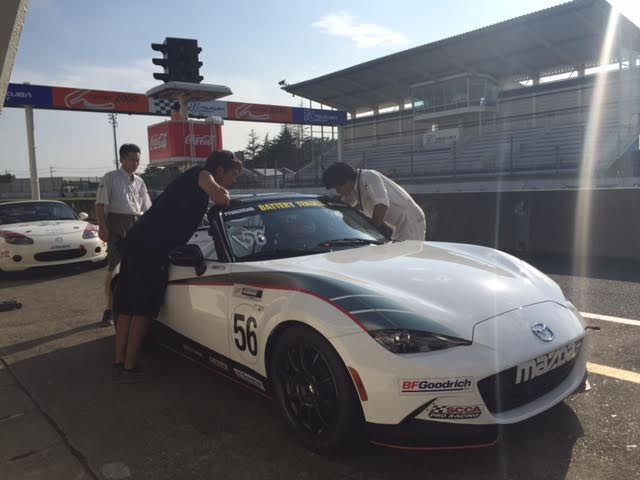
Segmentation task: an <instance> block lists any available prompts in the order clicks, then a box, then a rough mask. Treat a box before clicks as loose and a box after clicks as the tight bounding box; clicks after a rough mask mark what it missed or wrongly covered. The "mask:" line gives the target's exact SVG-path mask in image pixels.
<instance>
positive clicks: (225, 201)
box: [211, 187, 231, 205]
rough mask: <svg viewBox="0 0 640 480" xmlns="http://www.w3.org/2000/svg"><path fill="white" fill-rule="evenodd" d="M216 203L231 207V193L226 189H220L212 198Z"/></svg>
mask: <svg viewBox="0 0 640 480" xmlns="http://www.w3.org/2000/svg"><path fill="white" fill-rule="evenodd" d="M211 200H213V201H214V202H215V204H216V205H229V202H230V201H231V197H230V196H229V191H228V190H227V189H226V188H224V187H219V188H218V189H217V190H216V191H215V192H214V193H213V197H212V198H211Z"/></svg>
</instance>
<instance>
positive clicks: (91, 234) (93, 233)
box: [82, 223, 98, 238]
mask: <svg viewBox="0 0 640 480" xmlns="http://www.w3.org/2000/svg"><path fill="white" fill-rule="evenodd" d="M97 236H98V227H96V226H95V225H94V224H93V223H89V224H87V228H85V229H84V232H82V238H96V237H97Z"/></svg>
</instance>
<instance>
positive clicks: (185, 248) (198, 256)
mask: <svg viewBox="0 0 640 480" xmlns="http://www.w3.org/2000/svg"><path fill="white" fill-rule="evenodd" d="M169 261H170V262H171V263H172V264H173V265H177V266H178V267H194V268H195V269H196V275H198V276H200V275H202V274H203V273H204V272H205V271H206V270H207V265H206V264H205V262H204V257H203V256H202V250H200V247H199V246H198V245H191V244H190V245H182V246H180V247H177V248H174V249H173V250H172V251H171V253H170V254H169Z"/></svg>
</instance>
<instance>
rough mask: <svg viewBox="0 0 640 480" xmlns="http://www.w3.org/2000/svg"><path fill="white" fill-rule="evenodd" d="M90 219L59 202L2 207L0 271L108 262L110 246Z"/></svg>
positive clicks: (31, 202) (28, 202)
mask: <svg viewBox="0 0 640 480" xmlns="http://www.w3.org/2000/svg"><path fill="white" fill-rule="evenodd" d="M86 219H87V214H86V213H80V214H79V215H76V213H75V212H74V211H73V210H72V209H71V207H69V205H67V204H66V203H64V202H58V201H55V200H29V201H19V202H8V203H3V204H0V270H2V271H18V270H26V269H28V268H32V267H41V266H45V265H62V264H66V263H76V262H94V263H98V262H102V261H104V260H105V259H106V257H107V246H106V244H105V243H104V242H103V241H102V240H100V239H99V238H98V227H96V226H95V225H93V224H92V223H88V222H85V220H86Z"/></svg>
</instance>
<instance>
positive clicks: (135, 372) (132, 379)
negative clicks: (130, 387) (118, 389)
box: [118, 367, 146, 383]
mask: <svg viewBox="0 0 640 480" xmlns="http://www.w3.org/2000/svg"><path fill="white" fill-rule="evenodd" d="M145 378H146V375H145V374H144V373H143V372H142V370H140V369H139V368H138V367H136V368H132V369H128V368H123V369H122V372H121V373H120V376H119V377H118V382H120V383H138V382H140V381H142V380H144V379H145Z"/></svg>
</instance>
